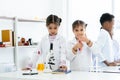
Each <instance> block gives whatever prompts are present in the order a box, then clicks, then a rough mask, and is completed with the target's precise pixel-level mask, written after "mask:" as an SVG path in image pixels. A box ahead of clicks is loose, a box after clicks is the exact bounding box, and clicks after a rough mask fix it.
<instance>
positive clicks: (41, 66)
mask: <svg viewBox="0 0 120 80" xmlns="http://www.w3.org/2000/svg"><path fill="white" fill-rule="evenodd" d="M44 69H45V65H44V64H43V63H39V64H38V66H37V70H38V71H43V70H44Z"/></svg>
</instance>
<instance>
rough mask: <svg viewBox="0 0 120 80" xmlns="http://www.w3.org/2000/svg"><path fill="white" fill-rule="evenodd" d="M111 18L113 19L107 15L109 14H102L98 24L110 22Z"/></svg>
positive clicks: (110, 15)
mask: <svg viewBox="0 0 120 80" xmlns="http://www.w3.org/2000/svg"><path fill="white" fill-rule="evenodd" d="M113 18H114V15H112V14H109V13H104V14H102V16H101V17H100V23H101V25H103V23H104V22H106V21H109V22H111V21H112V19H113Z"/></svg>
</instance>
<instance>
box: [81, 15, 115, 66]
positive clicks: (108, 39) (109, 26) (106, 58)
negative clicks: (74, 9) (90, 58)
mask: <svg viewBox="0 0 120 80" xmlns="http://www.w3.org/2000/svg"><path fill="white" fill-rule="evenodd" d="M100 23H101V25H102V27H101V30H100V34H99V36H98V39H97V41H96V42H95V43H92V42H91V41H90V40H89V39H88V38H87V37H82V38H81V40H82V41H85V42H86V43H87V44H88V45H89V47H91V50H92V51H93V52H94V53H97V54H100V55H102V56H101V57H98V66H101V67H105V66H116V65H117V64H116V62H115V54H116V53H115V51H114V48H113V46H114V45H113V39H112V35H113V33H112V31H113V25H114V16H113V15H112V14H109V13H104V14H102V16H101V18H100Z"/></svg>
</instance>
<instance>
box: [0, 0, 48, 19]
mask: <svg viewBox="0 0 120 80" xmlns="http://www.w3.org/2000/svg"><path fill="white" fill-rule="evenodd" d="M49 2H50V0H0V16H18V17H23V18H25V17H27V18H34V17H40V18H45V17H46V16H47V15H48V14H49V7H50V3H49Z"/></svg>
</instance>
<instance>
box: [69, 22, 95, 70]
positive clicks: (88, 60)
mask: <svg viewBox="0 0 120 80" xmlns="http://www.w3.org/2000/svg"><path fill="white" fill-rule="evenodd" d="M86 26H87V24H86V23H84V22H83V21H81V20H76V21H75V22H73V24H72V30H73V33H74V35H75V37H74V38H73V40H72V41H70V42H69V43H68V49H67V51H68V52H67V59H68V60H70V69H71V70H80V71H89V70H90V67H92V66H93V61H92V53H91V50H90V49H89V47H88V45H87V44H86V43H85V42H83V41H81V39H80V38H81V37H82V36H86Z"/></svg>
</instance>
